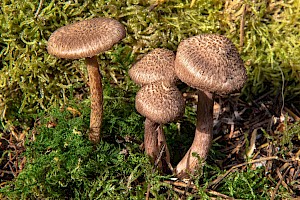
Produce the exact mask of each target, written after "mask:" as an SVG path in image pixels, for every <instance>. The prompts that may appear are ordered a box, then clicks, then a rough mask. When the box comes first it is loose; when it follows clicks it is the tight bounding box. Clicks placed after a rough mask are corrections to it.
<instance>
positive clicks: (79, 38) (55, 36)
mask: <svg viewBox="0 0 300 200" xmlns="http://www.w3.org/2000/svg"><path fill="white" fill-rule="evenodd" d="M125 35H126V31H125V28H124V26H123V25H122V24H121V23H120V22H118V21H117V20H114V19H110V18H104V17H100V18H94V19H89V20H84V21H81V22H77V23H74V24H70V25H67V26H64V27H61V28H59V29H57V30H56V31H54V32H53V33H52V35H51V36H50V38H49V41H48V47H47V50H48V53H49V54H51V55H54V56H56V57H58V58H67V59H80V58H86V57H93V56H95V55H97V54H99V53H101V52H104V51H107V50H109V49H111V47H112V46H113V45H114V44H116V43H117V42H119V41H120V40H121V39H123V38H124V37H125Z"/></svg>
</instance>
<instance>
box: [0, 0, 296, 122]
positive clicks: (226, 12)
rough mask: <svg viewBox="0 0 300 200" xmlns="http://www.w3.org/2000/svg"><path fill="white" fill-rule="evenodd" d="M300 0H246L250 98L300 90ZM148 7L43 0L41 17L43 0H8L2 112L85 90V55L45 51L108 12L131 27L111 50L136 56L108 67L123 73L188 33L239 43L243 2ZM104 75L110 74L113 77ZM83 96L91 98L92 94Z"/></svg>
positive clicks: (0, 67)
mask: <svg viewBox="0 0 300 200" xmlns="http://www.w3.org/2000/svg"><path fill="white" fill-rule="evenodd" d="M298 4H299V2H298V1H296V0H294V1H289V2H288V3H285V2H278V3H276V2H266V1H261V0H257V1H255V2H252V1H246V2H245V4H244V5H247V9H246V10H247V12H246V14H245V26H244V32H245V34H244V35H245V37H244V45H243V47H242V48H241V54H242V57H243V58H244V60H245V62H246V66H247V70H248V75H249V80H248V84H247V86H246V87H245V89H244V94H245V95H246V96H247V97H249V98H250V97H251V96H252V95H253V94H254V95H257V94H260V93H262V92H265V91H266V90H270V91H271V92H272V93H273V94H276V93H278V92H281V90H282V89H283V94H284V95H285V96H286V97H287V99H292V98H294V97H297V96H299V94H300V83H299V79H300V77H299V70H300V69H299V66H300V63H299V57H300V50H299V49H300V48H299V41H300V40H299V37H300V33H299V32H300V31H299V30H300V27H299V26H300V25H299V24H300V23H299V21H300V19H299V18H300V17H299V16H300V10H299V5H298ZM149 6H150V4H148V3H147V2H146V1H138V0H128V1H117V0H111V1H104V0H98V1H76V2H71V1H66V2H56V1H49V0H45V1H44V3H43V5H42V7H41V10H40V12H39V14H38V15H37V17H36V18H35V15H36V11H37V8H38V2H37V1H26V2H24V1H20V0H17V1H9V0H4V1H2V2H1V10H0V21H1V26H0V32H1V38H0V46H1V51H0V56H1V63H0V90H1V92H0V113H1V118H2V119H4V118H5V117H6V118H11V117H12V115H13V114H14V113H16V112H30V113H35V112H36V111H37V110H38V109H40V108H42V109H47V108H48V107H49V106H50V105H53V104H58V105H61V104H64V103H66V100H67V99H68V98H69V95H70V92H69V89H70V88H73V89H74V90H75V91H77V90H81V88H87V86H86V80H87V76H86V73H85V67H84V64H83V63H82V62H81V61H70V60H68V61H67V60H60V59H56V58H54V57H52V56H50V55H48V53H47V51H46V45H47V40H48V38H49V36H50V34H51V33H52V32H53V31H55V30H56V29H57V28H59V27H61V26H64V25H66V24H69V23H72V22H75V21H79V20H82V19H86V18H92V17H97V16H106V17H113V18H115V19H117V20H119V21H121V22H122V23H123V24H124V25H125V26H126V29H127V33H128V34H127V37H126V38H125V39H124V40H123V41H122V42H121V43H120V44H119V45H117V46H116V47H115V48H114V49H113V51H111V52H114V50H117V51H118V49H120V48H121V49H123V48H124V47H126V53H125V54H126V55H130V59H129V57H127V58H124V59H125V60H124V59H123V60H118V61H116V62H119V63H117V64H116V65H115V68H113V69H110V68H108V69H109V70H110V71H113V72H118V73H119V72H121V74H123V75H126V71H127V70H128V68H129V67H130V64H131V63H132V58H135V57H136V56H137V55H139V54H141V53H145V52H147V51H149V50H151V49H153V48H156V47H166V48H169V49H172V50H174V51H175V50H176V47H177V45H178V43H179V42H180V41H181V40H182V39H184V38H186V37H189V36H192V35H196V34H201V33H220V34H225V35H226V36H227V37H229V38H230V39H231V40H233V42H234V43H235V44H236V45H237V46H238V45H239V43H240V42H239V40H240V19H241V16H242V9H243V4H242V3H239V2H236V1H233V2H230V3H225V2H223V1H204V0H198V1H196V2H195V4H194V6H193V7H192V8H191V7H190V3H189V2H186V1H182V0H169V1H167V2H165V3H164V4H162V5H159V6H158V7H156V8H154V9H153V10H152V11H149ZM16 13H18V14H16ZM283 36H284V37H283ZM111 52H109V53H106V54H104V55H102V56H100V58H101V60H102V64H103V67H102V70H104V66H107V65H110V64H111V61H110V59H111V58H113V54H112V53H111ZM128 59H129V60H131V61H129V60H128ZM126 60H127V61H126ZM119 67H121V70H120V69H119ZM105 68H106V67H105ZM105 75H106V76H107V78H109V76H110V74H105ZM282 87H283V88H282ZM278 88H280V89H278ZM77 92H78V91H77ZM84 94H85V98H86V97H87V96H88V94H87V92H86V91H85V93H84Z"/></svg>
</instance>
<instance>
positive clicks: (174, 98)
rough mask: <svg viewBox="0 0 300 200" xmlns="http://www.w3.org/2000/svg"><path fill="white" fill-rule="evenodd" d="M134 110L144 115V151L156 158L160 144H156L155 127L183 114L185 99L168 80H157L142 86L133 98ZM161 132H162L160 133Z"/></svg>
mask: <svg viewBox="0 0 300 200" xmlns="http://www.w3.org/2000/svg"><path fill="white" fill-rule="evenodd" d="M135 107H136V110H137V111H138V112H139V113H140V114H141V115H143V116H144V117H146V120H145V138H144V141H145V142H144V144H145V151H146V153H147V155H149V156H150V157H151V158H152V159H153V161H154V159H156V158H157V156H158V154H159V150H160V148H158V147H161V146H162V145H164V144H158V141H159V140H158V139H157V138H159V137H161V136H159V133H158V132H157V129H158V128H159V127H160V125H161V124H165V123H168V122H171V121H174V120H176V119H178V118H180V117H181V116H182V115H183V114H184V109H185V101H184V98H183V96H182V94H181V92H180V91H179V90H178V89H177V87H176V86H175V85H174V84H172V83H170V82H169V81H157V82H154V83H149V84H147V85H145V86H143V87H142V88H141V89H140V91H138V93H137V95H136V98H135ZM161 134H163V133H161Z"/></svg>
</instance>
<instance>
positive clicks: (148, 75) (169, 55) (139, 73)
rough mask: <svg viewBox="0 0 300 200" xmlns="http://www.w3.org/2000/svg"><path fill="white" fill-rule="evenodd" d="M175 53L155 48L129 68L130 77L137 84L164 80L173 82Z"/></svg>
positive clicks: (174, 80)
mask: <svg viewBox="0 0 300 200" xmlns="http://www.w3.org/2000/svg"><path fill="white" fill-rule="evenodd" d="M174 61H175V54H174V52H173V51H171V50H168V49H161V48H157V49H154V50H152V51H151V52H149V53H148V54H146V55H145V56H144V57H142V58H141V59H140V60H139V61H138V62H136V63H135V64H134V65H133V66H132V67H131V68H130V70H129V72H128V73H129V76H130V78H131V79H132V80H133V81H134V82H135V83H137V84H139V85H146V84H149V83H152V82H156V81H160V80H165V81H169V82H171V83H175V82H176V80H177V77H176V74H175V70H174V65H175V64H174Z"/></svg>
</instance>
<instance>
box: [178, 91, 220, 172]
mask: <svg viewBox="0 0 300 200" xmlns="http://www.w3.org/2000/svg"><path fill="white" fill-rule="evenodd" d="M213 106H214V101H213V94H211V93H209V92H202V91H200V90H199V91H198V105H197V124H196V131H195V137H194V141H193V144H192V146H191V147H190V149H189V150H188V152H187V153H186V154H185V156H184V157H183V159H182V160H181V161H180V162H179V163H178V165H177V166H176V173H177V176H178V177H180V178H184V177H187V176H188V173H192V174H193V173H194V172H195V171H196V170H197V169H198V165H199V159H198V157H200V158H201V159H203V160H205V159H206V157H207V154H208V152H209V149H210V146H211V142H212V137H213V135H212V129H213ZM193 152H195V153H197V154H198V156H197V157H195V156H192V153H193Z"/></svg>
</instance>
